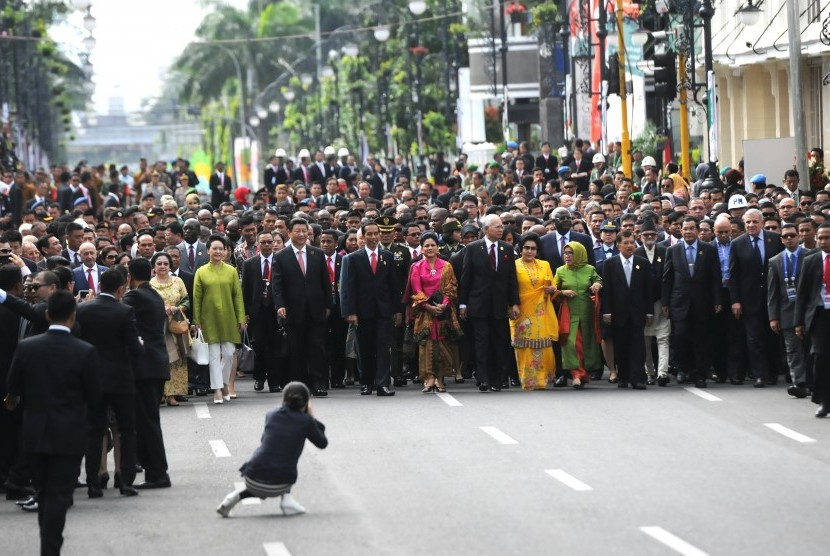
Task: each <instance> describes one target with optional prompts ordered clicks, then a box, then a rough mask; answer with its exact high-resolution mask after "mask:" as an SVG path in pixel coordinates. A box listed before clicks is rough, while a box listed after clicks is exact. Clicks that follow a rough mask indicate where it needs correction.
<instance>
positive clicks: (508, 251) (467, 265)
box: [458, 239, 519, 319]
mask: <svg viewBox="0 0 830 556" xmlns="http://www.w3.org/2000/svg"><path fill="white" fill-rule="evenodd" d="M496 257H497V258H498V264H497V265H496V270H495V271H493V268H492V267H491V266H490V253H489V252H488V251H487V243H486V241H485V240H483V239H479V240H477V241H474V242H472V243H470V244H469V245H467V247H466V248H464V262H463V265H462V267H461V280H459V290H458V304H459V305H466V306H467V315H469V316H470V317H471V318H491V319H501V318H507V315H508V310H509V309H510V307H511V306H513V305H518V304H519V285H518V282H517V281H516V259H515V256H514V251H513V247H512V246H511V245H510V244H509V243H507V242H504V241H499V242H498V248H497V249H496Z"/></svg>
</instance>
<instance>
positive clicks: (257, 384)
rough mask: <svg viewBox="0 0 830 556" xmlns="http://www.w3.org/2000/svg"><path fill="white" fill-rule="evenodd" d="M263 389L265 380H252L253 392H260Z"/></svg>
mask: <svg viewBox="0 0 830 556" xmlns="http://www.w3.org/2000/svg"><path fill="white" fill-rule="evenodd" d="M263 390H265V382H264V381H262V380H255V381H254V392H262V391H263Z"/></svg>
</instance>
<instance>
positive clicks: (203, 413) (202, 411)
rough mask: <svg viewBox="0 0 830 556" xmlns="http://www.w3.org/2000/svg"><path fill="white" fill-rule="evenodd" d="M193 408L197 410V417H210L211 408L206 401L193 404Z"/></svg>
mask: <svg viewBox="0 0 830 556" xmlns="http://www.w3.org/2000/svg"><path fill="white" fill-rule="evenodd" d="M193 409H195V410H196V418H197V419H210V410H209V409H208V405H207V404H206V403H197V404H193Z"/></svg>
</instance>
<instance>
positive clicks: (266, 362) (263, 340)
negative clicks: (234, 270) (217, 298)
mask: <svg viewBox="0 0 830 556" xmlns="http://www.w3.org/2000/svg"><path fill="white" fill-rule="evenodd" d="M257 245H258V246H259V255H254V256H253V257H251V258H250V259H248V260H247V261H245V263H244V265H243V270H242V299H243V301H244V302H245V315H246V316H247V319H248V325H249V326H250V330H251V339H252V342H253V344H252V347H253V349H254V391H255V392H262V391H263V390H264V389H265V381H266V380H267V381H268V391H269V392H279V391H280V390H281V388H282V386H283V384H287V383H288V380H287V379H284V378H281V377H280V371H281V367H282V366H281V365H280V364H279V361H278V357H277V354H278V350H277V340H276V339H277V335H278V331H277V311H276V309H275V308H274V297H273V295H272V294H271V276H272V269H273V268H274V258H273V251H274V235H273V234H272V233H271V232H267V231H262V232H260V233H259V234H257ZM286 378H287V377H286Z"/></svg>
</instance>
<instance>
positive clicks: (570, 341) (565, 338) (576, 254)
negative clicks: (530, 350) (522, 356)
mask: <svg viewBox="0 0 830 556" xmlns="http://www.w3.org/2000/svg"><path fill="white" fill-rule="evenodd" d="M562 259H563V260H564V262H565V264H564V265H563V266H560V267H559V268H558V269H556V275H555V276H554V277H553V285H554V286H556V289H557V292H556V294H555V299H557V300H559V301H560V302H561V303H562V312H561V313H560V317H559V341H560V343H561V345H562V368H563V369H565V371H569V372H570V373H571V379H572V380H573V387H574V388H576V389H580V388H582V386H583V385H584V384H585V383H587V382H588V380H589V378H588V377H589V373H590V372H592V371H598V370H599V369H601V368H602V357H601V356H600V349H599V341H598V339H597V333H596V325H597V323H596V315H595V309H594V307H595V304H594V300H593V299H592V298H591V296H592V295H596V294H598V293H599V290H600V289H601V288H602V277H600V275H599V274H597V271H596V269H595V268H594V267H593V266H591V265H589V264H588V252H587V251H586V250H585V247H583V245H582V244H581V243H579V242H576V241H571V242H570V243H567V244H565V248H564V249H563V255H562Z"/></svg>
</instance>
